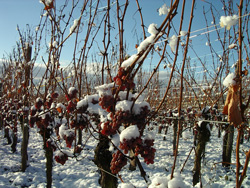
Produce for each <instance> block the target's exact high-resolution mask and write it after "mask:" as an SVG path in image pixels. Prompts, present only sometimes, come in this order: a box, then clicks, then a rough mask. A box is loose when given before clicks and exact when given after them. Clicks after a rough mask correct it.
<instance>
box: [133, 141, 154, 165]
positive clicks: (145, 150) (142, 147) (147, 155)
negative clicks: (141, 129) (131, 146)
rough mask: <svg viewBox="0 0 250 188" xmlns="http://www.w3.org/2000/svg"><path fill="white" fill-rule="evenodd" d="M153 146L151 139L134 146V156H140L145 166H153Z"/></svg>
mask: <svg viewBox="0 0 250 188" xmlns="http://www.w3.org/2000/svg"><path fill="white" fill-rule="evenodd" d="M153 145H154V140H153V139H145V140H144V141H143V143H142V144H138V145H137V146H136V148H135V155H136V156H137V155H138V154H140V155H141V156H142V157H143V158H144V162H145V163H146V164H153V163H154V158H155V152H156V149H155V148H153V147H152V146H153Z"/></svg>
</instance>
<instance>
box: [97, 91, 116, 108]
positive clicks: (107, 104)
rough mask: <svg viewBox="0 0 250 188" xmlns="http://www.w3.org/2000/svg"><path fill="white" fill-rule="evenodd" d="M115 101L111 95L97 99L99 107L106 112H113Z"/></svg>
mask: <svg viewBox="0 0 250 188" xmlns="http://www.w3.org/2000/svg"><path fill="white" fill-rule="evenodd" d="M114 104H115V99H114V97H113V96H112V95H104V96H101V97H100V98H99V105H100V106H101V107H102V109H105V110H106V111H107V112H112V111H114Z"/></svg>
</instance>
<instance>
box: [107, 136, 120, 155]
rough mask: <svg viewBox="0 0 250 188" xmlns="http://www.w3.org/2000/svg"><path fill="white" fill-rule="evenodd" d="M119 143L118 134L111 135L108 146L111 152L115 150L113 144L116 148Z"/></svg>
mask: <svg viewBox="0 0 250 188" xmlns="http://www.w3.org/2000/svg"><path fill="white" fill-rule="evenodd" d="M119 144H120V135H119V134H115V135H113V136H112V138H111V143H110V146H109V151H111V152H113V151H114V150H115V147H114V145H115V146H116V147H117V148H118V147H119Z"/></svg>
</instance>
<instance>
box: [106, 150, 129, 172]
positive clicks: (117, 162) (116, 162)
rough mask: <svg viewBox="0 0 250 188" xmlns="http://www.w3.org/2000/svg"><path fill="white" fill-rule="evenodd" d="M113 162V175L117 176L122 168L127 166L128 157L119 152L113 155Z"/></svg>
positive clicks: (111, 167)
mask: <svg viewBox="0 0 250 188" xmlns="http://www.w3.org/2000/svg"><path fill="white" fill-rule="evenodd" d="M112 157H113V158H112V161H111V163H110V165H111V166H110V170H111V172H112V173H113V174H117V173H118V172H120V170H121V169H122V167H124V166H125V165H126V164H127V158H126V156H125V155H124V154H123V153H122V152H120V151H119V150H118V151H116V153H113V155H112Z"/></svg>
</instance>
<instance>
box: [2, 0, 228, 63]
mask: <svg viewBox="0 0 250 188" xmlns="http://www.w3.org/2000/svg"><path fill="white" fill-rule="evenodd" d="M207 1H208V2H212V3H213V5H214V6H215V7H216V8H217V9H218V11H219V13H221V15H223V11H222V5H221V4H220V1H219V0H218V1H217V0H207ZM105 2H106V1H104V0H101V6H105V5H106V3H105ZM120 2H123V1H120ZM139 2H140V5H141V7H142V13H143V15H144V22H145V25H146V26H148V25H149V24H151V23H157V24H158V25H160V24H161V22H162V20H163V19H164V16H159V14H158V13H157V9H158V8H160V7H161V6H162V5H163V4H164V3H166V4H167V5H168V4H169V3H170V0H141V1H139ZM191 2H192V1H191V0H187V3H186V6H187V8H191ZM132 3H133V4H132ZM181 5H182V1H180V6H179V7H180V8H181ZM209 6H210V5H209V4H208V3H206V2H205V1H203V0H197V1H196V6H195V17H194V21H193V25H192V31H195V30H198V29H201V28H204V27H205V20H204V16H203V7H205V10H206V11H208V10H209ZM136 8H137V7H136V4H135V1H131V5H129V9H128V14H127V17H126V18H125V19H126V20H125V21H126V23H125V35H124V37H125V40H126V42H127V43H128V47H129V50H128V51H133V50H135V49H134V45H135V44H136V43H137V42H136V39H135V38H133V37H134V36H133V34H132V32H133V28H134V27H135V28H139V30H140V31H141V28H140V27H141V26H140V22H139V21H137V22H135V20H134V17H139V15H138V13H137V15H136V16H134V14H135V10H136ZM42 9H43V5H42V4H41V3H39V0H0V25H1V29H0V59H1V58H2V57H3V55H5V56H6V54H8V53H10V52H11V51H12V49H13V47H14V46H15V43H16V41H18V40H19V35H18V32H17V30H16V27H17V25H19V27H20V29H21V30H22V31H25V28H26V24H29V25H30V26H31V28H33V29H35V27H36V26H37V24H38V23H39V20H40V15H41V10H42ZM179 13H181V11H179ZM185 15H186V16H185V20H184V26H183V30H187V29H188V21H189V15H190V12H189V11H187V12H186V14H185ZM209 19H210V20H209ZM211 21H212V18H211V17H209V18H208V22H210V23H211ZM217 21H218V22H217V23H216V24H218V23H219V20H217ZM175 22H176V27H177V29H178V27H179V18H178V16H177V18H176V21H175ZM174 24H175V23H174ZM202 32H203V31H200V32H198V33H194V34H199V33H202ZM191 36H192V35H191ZM211 41H212V43H216V35H215V32H213V33H211ZM192 42H193V46H194V47H195V49H196V51H197V53H198V54H199V56H201V57H203V56H206V54H209V53H210V52H209V50H208V47H207V46H206V42H207V39H206V37H205V35H201V36H199V37H194V38H193V39H192ZM66 45H67V46H66V47H65V50H64V51H63V53H62V56H61V61H64V62H65V63H67V62H69V61H70V60H71V59H72V51H71V50H70V49H72V46H73V44H71V43H70V42H68V43H66ZM100 46H102V44H100ZM130 49H131V50H130ZM218 51H219V49H218ZM132 53H133V52H132ZM190 57H191V58H195V55H194V54H192V53H191V52H190ZM208 58H209V57H208Z"/></svg>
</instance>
